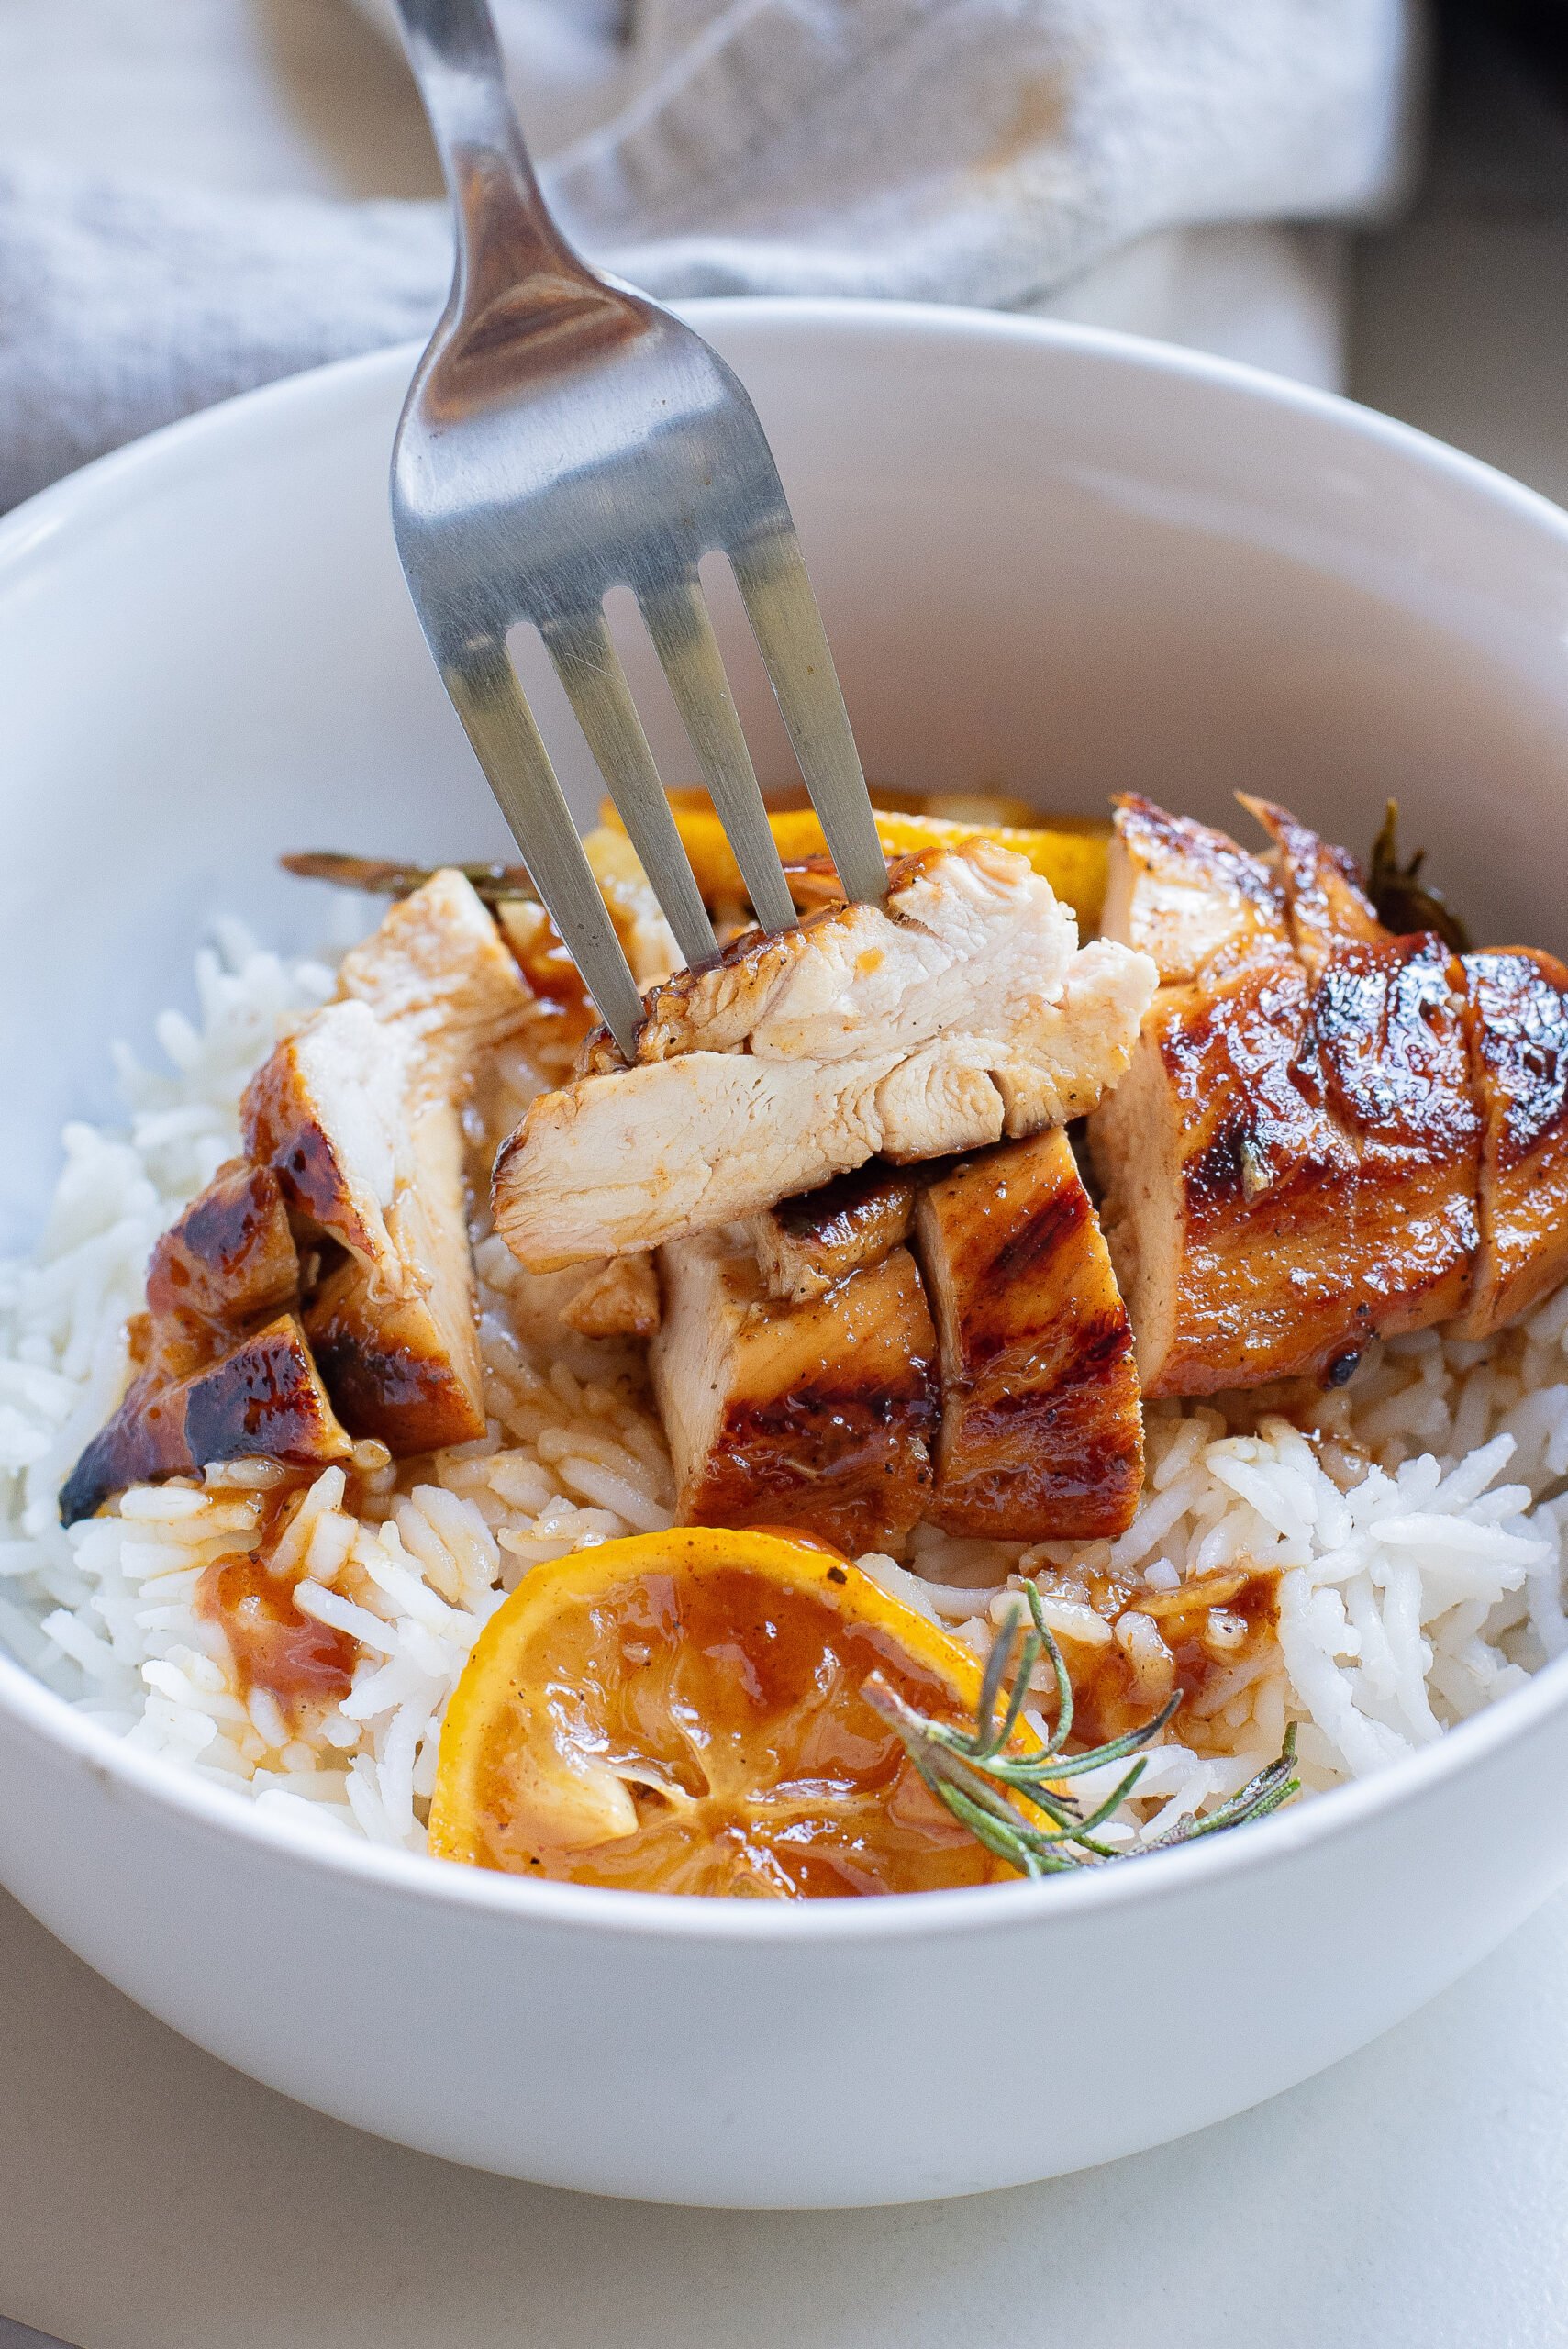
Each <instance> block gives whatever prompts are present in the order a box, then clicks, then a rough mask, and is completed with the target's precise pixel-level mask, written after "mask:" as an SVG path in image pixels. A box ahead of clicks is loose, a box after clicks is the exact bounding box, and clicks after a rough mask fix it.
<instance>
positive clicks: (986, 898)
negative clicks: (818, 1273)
mask: <svg viewBox="0 0 1568 2349" xmlns="http://www.w3.org/2000/svg"><path fill="white" fill-rule="evenodd" d="M1154 985H1155V971H1154V966H1153V964H1152V963H1151V962H1150V961H1149V960H1148V958H1147V957H1146V956H1144V955H1142V954H1140V953H1137V952H1129V951H1128V949H1127V948H1126V947H1125V946H1121V945H1116V944H1110V943H1104V942H1101V943H1096V944H1095V945H1092V946H1089V947H1086V948H1084V950H1082V951H1081V952H1080V951H1079V949H1078V944H1077V925H1076V922H1075V920H1074V918H1073V914H1072V912H1071V911H1070V910H1069V909H1068V908H1067V907H1063V906H1062V905H1060V904H1059V903H1058V902H1057V899H1056V897H1055V896H1054V895H1053V894H1052V891H1051V885H1050V883H1049V882H1047V881H1045V880H1044V879H1043V878H1042V877H1041V876H1040V875H1039V874H1036V873H1035V872H1034V871H1033V870H1032V869H1031V867H1030V866H1029V864H1028V863H1026V862H1025V860H1024V859H1023V858H1022V857H1020V856H1017V855H1015V854H1013V852H1011V851H1009V850H1007V849H1005V848H1000V847H998V846H996V845H995V843H994V842H991V841H986V840H984V839H983V838H975V839H973V840H969V841H964V842H962V844H961V845H960V846H958V847H956V848H945V847H944V848H941V849H936V850H931V851H929V852H925V853H923V854H920V855H917V856H912V857H909V858H907V859H906V860H905V861H904V862H903V863H901V864H900V865H899V866H898V867H897V868H895V872H894V874H893V875H892V885H891V887H890V889H889V893H888V896H887V897H886V899H885V901H884V904H883V905H881V906H868V905H854V906H835V907H828V908H826V909H825V910H823V911H822V912H820V913H817V914H815V915H812V916H808V917H807V918H806V919H805V920H803V921H802V922H801V923H800V924H799V925H798V926H797V927H796V928H795V929H793V930H785V931H783V932H781V933H780V934H779V935H778V936H776V937H771V938H770V937H764V936H762V935H761V934H760V933H758V932H756V931H751V932H749V933H747V934H746V935H745V936H743V937H742V938H741V939H740V940H738V941H736V942H735V943H734V944H733V945H732V946H731V947H730V948H729V949H728V950H727V951H726V952H724V953H723V954H722V955H720V956H718V957H717V958H716V959H715V960H714V961H713V962H710V963H704V964H703V965H701V966H700V967H699V968H697V969H695V970H691V971H683V972H681V973H679V974H677V975H676V976H675V977H674V978H673V979H672V980H671V981H670V982H669V983H668V984H667V985H665V986H663V987H661V988H658V989H656V990H655V991H654V993H653V995H652V996H651V999H650V1007H649V1010H648V1013H647V1016H646V1018H645V1019H644V1021H643V1025H642V1029H641V1031H640V1035H639V1044H638V1055H637V1061H636V1064H635V1065H634V1066H632V1067H629V1068H628V1067H627V1066H626V1065H625V1064H624V1063H620V1062H619V1059H618V1055H617V1054H616V1053H615V1052H614V1048H613V1047H612V1046H610V1045H608V1044H607V1043H606V1042H604V1041H600V1042H599V1043H598V1044H597V1045H596V1046H595V1048H594V1049H593V1051H592V1052H591V1055H590V1061H589V1067H588V1070H587V1073H585V1074H583V1075H581V1076H579V1077H578V1078H577V1079H576V1081H575V1082H574V1083H573V1084H571V1085H566V1086H564V1087H562V1089H561V1090H560V1091H558V1092H553V1093H546V1094H542V1095H541V1096H540V1097H539V1098H538V1099H537V1100H536V1101H535V1102H534V1103H533V1104H532V1106H531V1107H530V1108H529V1109H528V1113H527V1115H526V1116H525V1118H524V1119H523V1121H522V1123H521V1125H520V1126H519V1127H518V1129H517V1132H516V1133H515V1134H514V1135H513V1136H512V1138H511V1140H510V1141H509V1142H507V1144H506V1147H505V1148H504V1149H503V1151H502V1152H501V1155H500V1158H499V1160H498V1162H497V1164H496V1169H495V1189H494V1207H495V1224H496V1229H497V1230H499V1231H500V1232H501V1233H502V1235H503V1237H504V1238H505V1239H506V1242H507V1245H508V1246H509V1247H510V1248H511V1250H512V1251H513V1253H514V1254H515V1255H517V1257H518V1258H519V1259H520V1261H521V1262H522V1263H523V1264H525V1265H527V1266H528V1269H529V1271H531V1272H540V1273H543V1272H552V1271H555V1270H557V1269H559V1268H560V1267H562V1266H563V1265H566V1264H574V1263H577V1262H580V1261H582V1260H583V1259H584V1258H585V1257H590V1256H602V1255H605V1254H611V1255H616V1254H620V1253H623V1252H629V1251H634V1250H640V1249H644V1248H649V1247H652V1246H655V1245H658V1244H660V1243H662V1242H663V1241H671V1240H676V1239H680V1238H683V1237H685V1236H686V1235H688V1234H690V1233H693V1232H695V1231H699V1230H712V1229H717V1227H719V1226H721V1225H724V1224H727V1223H730V1222H734V1221H737V1220H740V1219H744V1218H746V1217H750V1216H755V1215H757V1214H760V1213H761V1212H762V1210H764V1209H765V1208H769V1207H771V1206H772V1205H773V1202H774V1201H775V1200H778V1199H781V1198H789V1197H794V1196H795V1195H796V1194H797V1193H800V1192H803V1191H809V1190H812V1189H815V1188H816V1187H817V1186H819V1185H821V1184H823V1183H826V1182H828V1181H829V1180H830V1179H831V1178H832V1177H833V1176H834V1175H840V1174H844V1173H847V1172H848V1171H849V1170H850V1169H851V1168H853V1167H857V1166H861V1165H863V1164H864V1163H865V1162H866V1160H867V1159H868V1158H872V1157H874V1156H876V1155H878V1154H881V1155H883V1156H884V1157H887V1158H890V1159H893V1160H895V1161H908V1160H915V1159H924V1158H932V1157H939V1156H941V1155H943V1154H945V1153H947V1152H952V1151H956V1150H968V1149H975V1148H979V1147H981V1146H983V1145H984V1144H985V1143H988V1142H993V1141H999V1140H1000V1139H1001V1138H1002V1136H1003V1135H1004V1134H1011V1135H1021V1134H1026V1133H1032V1132H1035V1131H1037V1130H1039V1129H1040V1127H1042V1126H1046V1125H1055V1124H1061V1123H1062V1122H1063V1121H1064V1120H1065V1119H1069V1118H1072V1117H1075V1116H1077V1115H1079V1114H1080V1113H1082V1112H1083V1111H1084V1110H1085V1109H1088V1108H1092V1107H1093V1105H1094V1104H1095V1101H1097V1100H1098V1099H1099V1097H1100V1095H1101V1094H1102V1092H1103V1091H1104V1090H1105V1088H1106V1085H1110V1084H1112V1083H1114V1082H1115V1080H1116V1078H1117V1077H1118V1075H1119V1074H1121V1072H1122V1070H1123V1069H1124V1068H1125V1067H1126V1065H1127V1063H1128V1060H1129V1055H1130V1053H1131V1052H1132V1049H1133V1045H1134V1043H1135V1041H1136V1040H1137V1035H1138V1030H1139V1023H1140V1019H1141V1018H1142V1015H1143V1012H1144V1011H1145V1009H1146V1008H1147V1007H1148V1004H1149V1002H1150V999H1151V996H1152V994H1153V990H1154Z"/></svg>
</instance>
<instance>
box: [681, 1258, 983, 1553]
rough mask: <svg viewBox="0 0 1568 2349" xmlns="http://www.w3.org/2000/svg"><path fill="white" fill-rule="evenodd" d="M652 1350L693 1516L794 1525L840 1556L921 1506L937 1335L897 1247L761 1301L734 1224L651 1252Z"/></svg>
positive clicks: (704, 1521)
mask: <svg viewBox="0 0 1568 2349" xmlns="http://www.w3.org/2000/svg"><path fill="white" fill-rule="evenodd" d="M660 1272H661V1276H662V1283H663V1289H664V1319H663V1325H662V1328H661V1330H660V1332H659V1335H658V1336H657V1337H656V1338H655V1339H654V1341H653V1343H652V1345H651V1348H650V1350H649V1362H650V1366H651V1371H652V1375H653V1386H654V1391H655V1394H656V1395H657V1397H658V1399H659V1405H660V1408H661V1410H662V1413H663V1418H664V1430H665V1433H666V1435H667V1436H668V1438H669V1442H670V1449H671V1452H672V1453H673V1458H674V1464H675V1475H676V1479H677V1484H678V1487H679V1499H678V1503H677V1510H678V1514H679V1516H680V1518H681V1520H682V1522H683V1523H685V1524H690V1525H733V1526H747V1525H779V1526H789V1527H794V1528H799V1529H800V1530H801V1531H806V1532H810V1533H815V1534H817V1535H818V1536H820V1537H821V1538H822V1539H823V1540H825V1541H828V1542H835V1543H837V1544H838V1546H839V1547H840V1549H843V1550H846V1551H848V1552H849V1553H851V1555H853V1554H854V1553H856V1552H859V1551H862V1550H868V1549H873V1548H876V1547H878V1546H879V1545H881V1544H883V1543H884V1542H897V1541H899V1540H901V1539H902V1537H903V1536H904V1535H905V1534H906V1533H907V1532H908V1531H909V1529H910V1527H911V1526H912V1525H914V1523H915V1522H916V1520H917V1519H918V1518H920V1517H921V1516H923V1515H924V1514H925V1511H926V1507H927V1503H928V1501H929V1497H930V1489H931V1466H930V1453H929V1442H930V1439H931V1438H932V1437H933V1436H934V1434H935V1432H936V1423H937V1389H936V1363H935V1354H936V1340H935V1336H934V1333H933V1331H932V1329H931V1319H930V1315H929V1312H928V1310H927V1307H926V1299H925V1295H924V1292H923V1291H922V1289H921V1286H920V1277H919V1275H918V1273H917V1271H916V1269H915V1261H914V1258H913V1257H912V1256H911V1255H910V1253H909V1251H908V1250H907V1249H906V1248H895V1249H894V1250H893V1251H892V1252H890V1253H889V1254H888V1255H887V1256H885V1257H884V1259H883V1260H882V1262H881V1263H880V1264H869V1265H865V1266H863V1267H862V1269H861V1270H860V1271H858V1272H853V1273H851V1274H850V1275H848V1276H847V1277H846V1278H845V1279H843V1280H841V1281H840V1282H839V1283H838V1285H837V1286H835V1287H833V1288H831V1289H829V1290H828V1292H827V1294H826V1295H825V1296H822V1297H813V1298H811V1299H810V1300H808V1301H807V1302H806V1304H804V1305H791V1304H786V1303H783V1302H781V1301H779V1300H778V1299H775V1298H771V1297H769V1296H768V1295H767V1293H766V1290H765V1289H764V1287H763V1285H762V1275H761V1273H760V1272H759V1270H758V1267H757V1260H756V1255H755V1253H754V1252H753V1250H752V1247H751V1241H750V1237H749V1235H748V1234H747V1233H746V1231H745V1230H742V1229H731V1230H727V1231H717V1232H703V1233H701V1234H699V1235H698V1236H697V1237H695V1238H694V1239H690V1240H682V1241H673V1242H672V1243H671V1244H670V1245H669V1246H667V1247H666V1248H664V1249H662V1251H661V1252H660Z"/></svg>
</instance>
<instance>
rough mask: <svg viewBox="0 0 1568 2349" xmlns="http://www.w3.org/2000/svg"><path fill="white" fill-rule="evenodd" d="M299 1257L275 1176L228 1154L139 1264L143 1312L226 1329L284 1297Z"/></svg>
mask: <svg viewBox="0 0 1568 2349" xmlns="http://www.w3.org/2000/svg"><path fill="white" fill-rule="evenodd" d="M298 1286H299V1260H298V1258H297V1256H296V1254H295V1245H294V1240H293V1236H292V1234H291V1233H290V1230H289V1224H288V1217H287V1215H286V1214H285V1212H284V1202H283V1195H282V1192H281V1190H280V1188H279V1186H278V1181H277V1177H276V1176H275V1175H273V1174H272V1172H271V1171H270V1169H268V1168H266V1167H261V1166H250V1165H247V1164H246V1163H245V1161H244V1160H243V1159H230V1160H228V1162H227V1163H225V1164H224V1165H222V1166H220V1167H219V1168H218V1170H217V1174H216V1175H214V1176H213V1179H212V1181H211V1182H210V1183H209V1184H208V1185H207V1187H206V1190H205V1191H202V1192H200V1193H199V1194H198V1195H197V1197H195V1199H193V1200H192V1202H191V1204H190V1206H189V1207H188V1208H186V1209H185V1212H184V1214H183V1216H181V1218H180V1219H179V1221H178V1222H177V1223H175V1224H172V1226H171V1227H170V1229H169V1230H167V1231H166V1232H164V1233H163V1234H162V1236H161V1238H160V1240H159V1241H158V1242H157V1244H156V1246H155V1247H154V1249H153V1251H152V1255H151V1258H150V1262H149V1264H148V1267H147V1309H148V1311H149V1313H150V1315H152V1317H153V1318H154V1319H158V1318H160V1317H162V1316H168V1317H172V1316H175V1315H180V1314H195V1315H198V1316H200V1317H201V1318H202V1319H204V1320H207V1321H218V1322H221V1323H224V1324H226V1325H228V1326H232V1325H233V1324H234V1323H235V1322H236V1321H238V1320H240V1319H244V1317H245V1316H247V1315H249V1314H252V1313H265V1312H269V1311H273V1310H275V1309H276V1308H278V1307H280V1306H284V1305H287V1304H288V1303H290V1302H291V1300H292V1299H293V1297H295V1292H296V1291H297V1289H298Z"/></svg>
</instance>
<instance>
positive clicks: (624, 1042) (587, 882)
mask: <svg viewBox="0 0 1568 2349" xmlns="http://www.w3.org/2000/svg"><path fill="white" fill-rule="evenodd" d="M441 675H442V679H443V681H444V683H445V685H446V688H447V691H448V693H449V694H450V696H451V698H452V704H453V707H455V709H456V711H457V714H458V716H459V717H460V718H462V723H463V728H464V730H465V732H466V733H467V735H468V739H469V740H470V741H471V742H472V743H473V749H474V753H475V755H476V757H477V758H478V761H479V763H480V765H481V766H482V767H483V768H484V773H485V776H486V778H487V779H488V782H489V785H490V788H491V789H492V791H494V793H495V796H496V798H497V799H498V800H499V801H500V803H501V810H502V813H503V814H504V815H505V817H506V821H507V823H508V824H509V825H510V826H511V829H512V837H513V838H514V840H515V841H517V846H518V847H519V848H520V849H521V850H522V852H523V855H524V858H525V860H526V861H527V863H528V872H529V874H531V875H532V877H533V879H534V881H535V883H536V884H537V885H538V888H539V896H541V897H542V898H543V899H544V902H545V904H546V905H547V906H548V907H549V908H550V918H551V919H552V920H553V922H554V923H555V926H556V928H557V930H559V931H560V932H561V935H562V938H563V939H564V940H565V941H566V947H567V951H568V952H569V953H570V954H571V956H572V959H573V962H574V963H576V965H577V968H578V970H579V971H580V972H581V973H582V974H583V978H584V982H585V983H586V985H587V988H588V992H589V994H590V995H591V996H593V998H594V1001H595V1004H597V1006H598V1008H599V1011H600V1013H601V1015H602V1016H603V1018H604V1019H605V1022H606V1026H607V1027H608V1028H609V1030H610V1032H611V1034H612V1035H613V1036H614V1038H615V1040H616V1041H617V1044H618V1045H619V1046H620V1048H621V1051H622V1052H624V1053H625V1054H626V1056H627V1059H628V1061H629V1060H635V1059H636V1057H637V1030H638V1027H639V1023H640V1021H641V1019H642V998H641V996H639V993H638V991H637V983H636V981H635V980H634V979H633V977H632V975H631V972H630V969H629V967H628V963H627V959H626V956H625V954H624V953H623V952H622V951H621V943H620V941H619V939H618V938H617V936H616V933H615V926H614V924H613V923H612V922H611V920H610V917H609V913H608V911H607V909H606V905H605V901H604V898H603V897H602V896H600V894H599V885H598V883H597V882H596V881H595V878H594V873H593V867H592V866H591V865H590V864H589V863H588V860H587V858H586V856H584V853H583V843H582V841H580V840H579V838H578V837H577V827H576V825H575V824H574V823H573V820H572V811H571V809H570V808H569V807H567V805H566V798H565V795H564V793H563V792H562V788H561V785H560V784H559V783H558V782H557V781H556V777H555V770H554V768H553V767H552V766H551V765H550V753H549V751H547V750H546V749H545V747H544V743H543V741H542V740H540V738H539V728H538V727H537V726H536V725H535V724H534V718H533V712H532V710H530V709H529V707H528V703H527V702H526V701H525V700H524V698H523V689H522V687H521V685H518V683H517V672H516V671H515V670H514V669H513V667H512V663H511V662H510V660H509V659H508V657H507V653H506V646H505V645H504V644H501V643H497V642H496V641H495V640H494V639H492V640H490V641H488V642H487V643H484V645H482V646H480V647H479V648H478V649H477V650H473V651H465V652H464V653H463V654H462V657H461V658H460V659H456V660H451V659H449V660H448V661H446V662H443V663H442V668H441Z"/></svg>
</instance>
